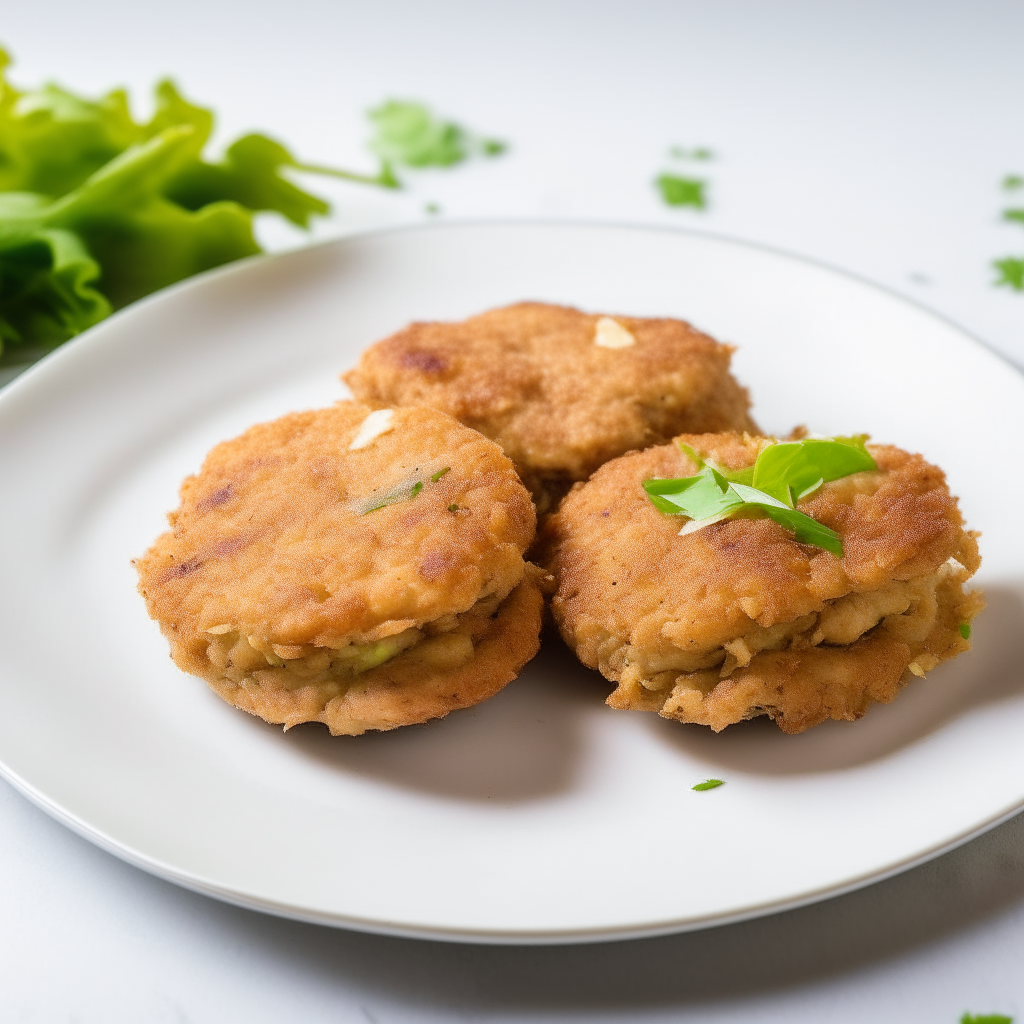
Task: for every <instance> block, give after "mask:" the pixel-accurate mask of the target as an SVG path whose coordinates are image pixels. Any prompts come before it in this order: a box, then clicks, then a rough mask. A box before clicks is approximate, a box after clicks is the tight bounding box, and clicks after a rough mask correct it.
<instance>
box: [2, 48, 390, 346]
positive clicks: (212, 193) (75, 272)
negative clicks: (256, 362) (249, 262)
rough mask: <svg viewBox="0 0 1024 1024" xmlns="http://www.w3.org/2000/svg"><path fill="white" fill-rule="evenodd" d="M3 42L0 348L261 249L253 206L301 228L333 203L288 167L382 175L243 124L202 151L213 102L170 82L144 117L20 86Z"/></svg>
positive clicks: (67, 332) (51, 335) (118, 103)
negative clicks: (310, 159)
mask: <svg viewBox="0 0 1024 1024" xmlns="http://www.w3.org/2000/svg"><path fill="white" fill-rule="evenodd" d="M9 64H10V57H9V56H8V55H7V53H6V52H4V51H3V50H2V49H0V355H2V352H3V345H4V344H6V345H9V346H10V345H20V346H33V347H35V346H42V347H52V346H54V345H58V344H60V343H61V342H63V341H66V340H67V339H68V338H71V337H73V336H74V335H75V334H78V333H80V332H81V331H83V330H85V329H86V328H87V327H90V326H92V324H94V323H96V322H98V321H99V320H101V319H103V317H104V316H106V315H108V314H109V313H110V312H111V310H112V309H117V308H119V307H121V306H124V305H126V304H127V303H129V302H132V301H133V300H135V299H137V298H140V297H142V296H143V295H147V294H149V293H150V292H152V291H155V290H156V289H158V288H162V287H164V286H165V285H168V284H173V283H174V282H176V281H180V280H182V279H183V278H186V277H189V276H191V275H192V274H196V273H199V272H200V271H203V270H208V269H210V268H211V267H216V266H219V265H221V264H223V263H227V262H230V261H231V260H236V259H239V258H240V257H243V256H250V255H253V254H255V253H258V252H260V251H261V249H260V246H259V245H258V243H257V242H256V239H255V237H254V235H253V219H252V216H253V213H254V212H255V211H263V210H267V211H273V212H276V213H279V214H281V215H283V216H284V217H286V218H287V219H288V220H290V221H291V222H292V223H293V224H296V225H298V226H300V227H308V225H309V222H310V219H311V217H313V216H318V215H323V214H326V213H327V212H328V211H329V206H328V204H327V203H326V202H324V201H323V200H322V199H320V198H318V197H316V196H314V195H311V194H310V193H308V192H306V191H304V190H303V189H301V188H300V187H299V186H298V185H296V184H295V183H293V182H292V181H290V180H289V179H288V178H287V177H286V176H285V174H284V173H282V172H285V171H286V170H287V169H288V168H291V169H293V170H295V171H305V172H312V173H317V174H328V175H333V176H336V177H341V178H346V179H349V180H354V181H359V182H364V183H368V184H374V185H381V186H385V187H392V188H393V187H397V184H398V183H397V181H395V179H394V176H393V175H392V174H391V173H390V170H389V169H388V168H387V167H386V166H385V167H383V168H382V170H381V172H380V173H379V174H377V175H362V174H355V173H352V172H349V171H345V170H341V169H337V168H331V167H321V166H316V165H309V164H300V163H299V162H298V161H296V160H295V158H294V157H293V156H292V154H291V153H290V152H289V151H288V150H287V149H286V148H285V147H284V146H282V145H281V144H280V143H278V142H275V141H274V140H272V139H269V138H267V137H266V136H264V135H257V134H252V135H247V136H245V137H243V138H241V139H238V140H237V141H236V142H234V143H233V144H232V145H231V146H229V147H228V149H227V151H226V152H225V154H224V156H223V158H222V159H221V160H220V161H219V162H216V163H210V162H207V161H205V160H204V159H203V156H202V154H203V149H204V147H205V146H206V143H207V141H208V140H209V137H210V134H211V132H212V130H213V123H214V115H213V112H212V111H211V110H209V109H207V108H205V107H200V106H198V105H196V104H194V103H191V102H190V101H188V100H187V99H185V98H184V97H183V96H182V95H181V93H180V92H179V91H178V89H177V87H176V86H175V85H174V83H173V82H171V81H169V80H168V81H162V82H160V83H159V84H158V85H157V86H156V107H155V110H154V113H153V116H152V118H151V119H150V120H149V121H148V122H141V121H136V120H134V119H133V117H132V114H131V111H130V109H129V104H128V97H127V95H126V93H125V92H124V91H123V90H115V91H113V92H110V93H108V94H107V95H106V96H103V97H101V98H100V99H98V100H92V99H87V98H83V97H81V96H77V95H75V94H73V93H71V92H68V91H67V90H65V89H62V88H61V87H59V86H56V85H52V84H50V85H46V86H43V87H42V88H40V89H36V90H31V91H22V90H18V89H16V88H15V87H14V86H13V85H11V83H10V82H9V81H8V80H7V78H6V74H5V72H6V68H7V66H8V65H9Z"/></svg>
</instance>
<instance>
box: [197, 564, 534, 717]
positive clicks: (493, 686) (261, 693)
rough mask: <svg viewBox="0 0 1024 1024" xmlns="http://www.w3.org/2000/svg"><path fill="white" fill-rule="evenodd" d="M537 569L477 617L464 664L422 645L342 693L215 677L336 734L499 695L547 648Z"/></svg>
mask: <svg viewBox="0 0 1024 1024" xmlns="http://www.w3.org/2000/svg"><path fill="white" fill-rule="evenodd" d="M529 569H530V571H528V572H527V574H526V576H525V577H524V578H523V581H522V583H520V584H519V585H518V586H517V587H516V588H515V589H514V590H513V591H512V593H511V594H509V596H508V597H507V598H506V599H505V600H504V601H503V602H502V604H501V605H500V607H499V608H498V610H497V613H496V614H495V615H494V616H493V617H487V616H484V617H482V618H481V620H480V621H477V622H474V623H471V624H470V629H471V632H472V634H473V657H472V659H470V660H469V661H468V662H466V663H464V664H462V665H460V666H458V667H456V668H453V669H448V670H431V669H430V668H429V667H427V666H425V665H424V663H423V661H422V660H421V659H420V657H419V656H418V654H417V650H416V648H415V647H414V648H411V649H410V650H409V651H407V652H405V653H404V654H400V655H398V656H397V657H396V658H393V659H392V660H391V661H389V662H386V663H385V664H384V665H381V666H380V667H379V668H375V669H371V670H370V671H369V672H365V673H363V674H362V675H360V676H358V677H357V679H356V681H355V682H354V683H353V684H352V685H350V686H349V687H348V688H347V689H344V690H343V691H342V692H341V693H335V692H332V690H331V688H330V687H326V686H322V685H318V686H304V687H301V688H298V689H288V688H286V687H284V686H281V685H280V684H279V683H277V681H276V680H274V679H272V678H271V679H268V680H267V681H266V682H264V683H261V681H260V680H253V681H251V682H248V683H243V684H238V683H233V682H231V681H230V680H228V679H224V678H223V677H221V678H212V679H210V680H209V683H210V686H211V687H212V688H213V689H214V690H216V692H217V693H218V694H220V696H221V697H223V698H224V699H225V700H226V701H227V702H228V703H230V704H234V705H235V707H237V708H241V709H242V710H243V711H248V712H249V713H250V714H253V715H257V716H258V717H260V718H262V719H264V720H265V721H267V722H274V723H279V724H283V725H284V726H285V727H286V728H287V727H290V726H293V725H297V724H298V723H300V722H323V723H324V724H325V725H326V726H327V727H328V729H330V731H331V734H332V735H334V736H342V735H344V736H358V735H360V734H361V733H364V732H366V731H367V730H369V729H379V730H388V729H397V728H398V727H399V726H402V725H415V724H417V723H419V722H426V721H428V720H429V719H432V718H443V717H444V716H445V715H447V714H448V712H449V711H455V710H456V709H458V708H466V707H471V706H472V705H474V704H479V703H480V702H481V701H483V700H486V699H487V698H488V697H493V696H494V694H496V693H497V692H498V691H499V690H501V689H502V688H503V687H505V686H506V685H507V684H508V683H510V682H511V681H512V680H513V679H515V678H516V676H517V675H518V674H519V672H520V670H521V669H522V668H523V666H524V665H525V664H526V663H527V662H528V661H529V660H530V659H531V658H532V657H533V656H534V655H535V654H536V653H537V651H538V649H539V648H540V639H539V636H540V626H541V612H542V610H543V606H544V599H543V597H542V596H541V592H540V589H539V588H538V583H537V577H538V575H539V573H538V571H537V570H536V569H535V567H533V566H530V567H529Z"/></svg>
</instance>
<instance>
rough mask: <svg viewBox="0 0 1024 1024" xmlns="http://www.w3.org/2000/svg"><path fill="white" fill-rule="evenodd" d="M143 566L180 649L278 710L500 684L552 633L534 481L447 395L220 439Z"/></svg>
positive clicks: (247, 696)
mask: <svg viewBox="0 0 1024 1024" xmlns="http://www.w3.org/2000/svg"><path fill="white" fill-rule="evenodd" d="M168 518H169V520H170V525H171V530H170V531H169V532H167V533H165V534H164V535H163V536H161V537H160V538H159V539H158V540H157V541H156V543H154V545H153V546H152V547H151V548H150V550H149V551H148V552H147V553H146V554H145V556H143V557H142V558H140V559H139V560H138V561H137V563H136V566H137V569H138V572H139V589H140V591H141V593H142V595H143V596H144V597H145V599H146V603H147V606H148V608H149V613H150V615H151V616H152V617H153V618H154V619H156V620H157V621H158V622H159V623H160V627H161V629H162V630H163V632H164V635H165V636H166V637H167V639H168V640H169V641H170V645H171V656H172V657H173V659H174V661H175V663H176V664H177V665H178V666H179V667H180V668H182V669H183V670H184V671H186V672H190V673H192V674H193V675H197V676H201V677H202V678H204V679H206V680H207V681H208V682H209V683H210V685H211V686H212V687H213V688H214V689H215V690H216V691H217V692H218V693H219V694H220V695H221V696H222V697H224V698H225V699H226V700H228V701H230V702H231V703H232V704H234V705H236V706H237V707H240V708H244V709H245V710H246V711H250V712H252V713H253V714H256V715H259V716H260V717H261V718H264V719H266V720H267V721H268V722H279V723H284V724H285V725H286V726H291V725H295V724H297V723H298V722H307V721H321V722H325V723H326V724H327V726H328V727H329V728H330V730H331V732H332V733H334V734H342V733H345V734H358V733H362V732H364V731H365V730H367V729H392V728H395V727H396V726H399V725H408V724H411V723H414V722H422V721H426V720H427V719H429V718H436V717H439V716H441V715H445V714H447V713H448V712H449V711H451V710H452V709H453V708H459V707H466V706H468V705H471V704H476V703H478V702H479V701H481V700H483V699H485V698H486V697H489V696H491V695H492V694H494V693H496V692H497V691H498V690H500V689H501V688H502V687H503V686H504V685H505V684H506V683H508V682H510V681H511V680H512V679H514V678H515V676H516V675H517V674H518V672H519V670H520V669H521V668H522V667H523V665H524V664H525V663H526V662H527V661H529V660H530V658H532V657H533V655H534V654H535V653H536V651H537V648H538V644H539V641H538V636H539V632H540V614H541V608H542V604H543V601H542V597H541V594H540V591H539V589H538V585H537V577H538V575H539V571H538V570H537V569H536V568H535V567H533V566H529V565H528V564H527V563H526V562H524V560H523V552H524V551H525V550H526V548H527V546H528V545H529V544H530V542H531V540H532V539H533V534H534V528H535V514H534V509H533V505H532V502H531V501H530V495H529V494H528V492H527V491H526V489H525V488H524V487H523V485H522V484H521V483H520V481H519V479H518V478H517V476H516V473H515V470H514V468H513V466H512V463H511V462H510V461H509V460H508V458H506V456H505V455H504V454H503V453H502V451H501V449H500V448H499V447H498V446H497V445H496V444H494V443H493V442H491V441H488V440H487V439H486V438H485V437H482V436H481V435H480V434H478V433H477V432H476V431H474V430H470V429H468V428H467V427H464V426H462V425H461V424H460V423H457V422H456V421H455V420H454V419H452V418H451V417H450V416H446V415H445V414H444V413H441V412H436V411H434V410H431V409H425V408H418V409H400V410H395V411H394V412H390V411H383V410H381V411H377V412H371V410H370V409H369V408H367V407H366V406H363V405H359V404H357V403H355V402H341V403H339V404H338V405H335V406H333V407H331V408H329V409H320V410H317V411H315V412H303V413H295V414H292V415H289V416H284V417H282V418H281V419H279V420H275V421H273V422H272V423H263V424H260V425H259V426H255V427H253V428H252V429H250V430H248V431H246V432H245V433H244V434H243V435H242V436H241V437H238V438H236V439H234V440H232V441H227V442H225V443H223V444H219V445H217V447H216V448H214V449H213V450H212V451H211V452H210V454H209V455H208V456H207V458H206V461H205V462H204V464H203V467H202V469H201V470H200V472H199V473H198V474H197V475H195V476H190V477H188V479H186V480H185V482H184V483H183V484H182V488H181V505H180V507H179V508H178V509H177V511H175V512H172V513H171V514H170V515H169V517H168Z"/></svg>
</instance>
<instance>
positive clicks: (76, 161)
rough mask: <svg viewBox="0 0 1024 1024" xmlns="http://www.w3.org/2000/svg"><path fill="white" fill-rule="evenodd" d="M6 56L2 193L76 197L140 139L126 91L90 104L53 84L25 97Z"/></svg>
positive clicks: (0, 71) (1, 80) (1, 94)
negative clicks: (10, 74) (75, 192)
mask: <svg viewBox="0 0 1024 1024" xmlns="http://www.w3.org/2000/svg"><path fill="white" fill-rule="evenodd" d="M9 63H10V58H9V57H8V55H7V54H6V53H4V52H3V51H0V191H2V192H8V191H18V192H41V193H43V194H45V195H50V196H59V195H63V194H64V193H66V192H70V191H71V190H72V189H73V188H76V187H77V186H78V185H80V184H81V183H82V182H83V181H85V179H86V178H88V177H89V176H90V175H91V174H93V173H95V172H96V171H97V170H98V169H99V168H100V167H102V166H103V165H104V164H105V163H106V162H107V161H108V160H111V159H113V158H114V157H115V156H117V155H118V153H122V152H124V150H125V149H127V147H128V146H130V145H132V144H133V143H134V142H136V141H138V139H139V127H138V125H136V124H135V122H134V121H133V120H132V116H131V112H130V110H129V109H128V97H127V95H126V94H125V92H124V91H123V90H121V89H116V90H114V91H113V92H110V93H108V94H107V95H106V96H103V97H102V98H101V99H99V100H87V99H83V98H82V97H80V96H75V95H74V94H72V93H70V92H67V91H66V90H64V89H61V88H60V87H59V86H56V85H53V84H48V85H45V86H43V87H42V88H41V89H35V90H32V91H28V92H22V91H19V90H18V89H15V88H14V86H13V85H11V84H10V82H8V81H7V80H6V77H5V76H4V71H5V68H6V66H7V65H8V64H9Z"/></svg>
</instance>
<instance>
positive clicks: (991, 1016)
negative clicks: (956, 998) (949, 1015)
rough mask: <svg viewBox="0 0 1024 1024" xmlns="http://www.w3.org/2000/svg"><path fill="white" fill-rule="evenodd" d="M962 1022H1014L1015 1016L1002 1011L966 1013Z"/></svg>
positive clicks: (974, 1023)
mask: <svg viewBox="0 0 1024 1024" xmlns="http://www.w3.org/2000/svg"><path fill="white" fill-rule="evenodd" d="M960 1024H1013V1018H1012V1017H1007V1016H1006V1015H1005V1014H1002V1013H965V1014H964V1015H963V1016H962V1017H961V1018H960Z"/></svg>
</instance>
